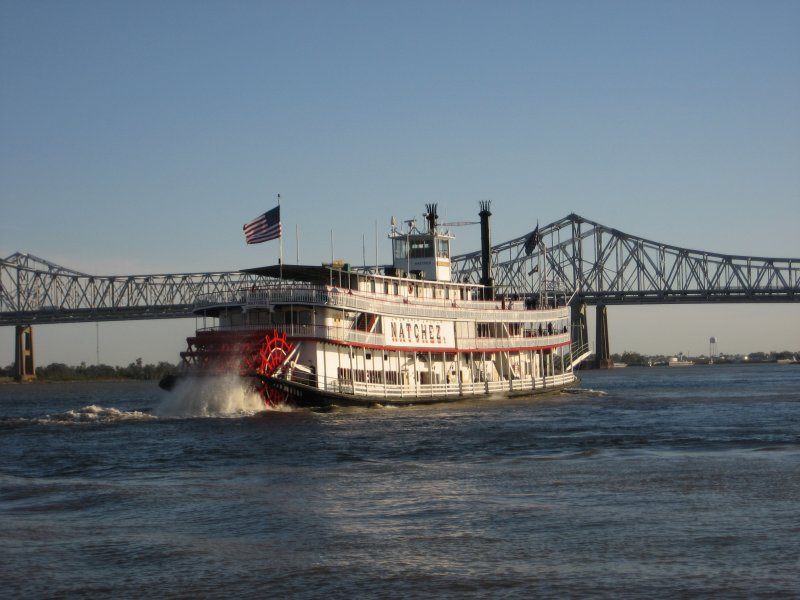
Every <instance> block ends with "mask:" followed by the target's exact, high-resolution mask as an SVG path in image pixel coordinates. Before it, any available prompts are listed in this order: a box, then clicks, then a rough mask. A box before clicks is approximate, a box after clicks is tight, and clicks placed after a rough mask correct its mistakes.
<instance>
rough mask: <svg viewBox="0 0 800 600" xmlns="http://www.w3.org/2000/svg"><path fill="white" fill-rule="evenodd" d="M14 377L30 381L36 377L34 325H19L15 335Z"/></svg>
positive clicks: (18, 379)
mask: <svg viewBox="0 0 800 600" xmlns="http://www.w3.org/2000/svg"><path fill="white" fill-rule="evenodd" d="M14 339H15V350H16V351H15V353H14V379H15V380H17V381H29V380H31V379H33V378H34V377H36V370H35V369H36V366H35V364H34V362H33V327H31V326H30V325H17V326H16V335H15V338H14Z"/></svg>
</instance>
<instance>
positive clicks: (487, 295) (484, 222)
mask: <svg viewBox="0 0 800 600" xmlns="http://www.w3.org/2000/svg"><path fill="white" fill-rule="evenodd" d="M491 205H492V201H491V200H481V212H480V213H478V215H479V216H480V218H481V266H482V267H483V275H482V277H481V285H484V286H486V288H487V289H485V290H484V292H483V299H484V300H494V280H493V279H492V234H491V230H490V228H489V217H491V216H492V212H491V211H490V210H489V207H490V206H491Z"/></svg>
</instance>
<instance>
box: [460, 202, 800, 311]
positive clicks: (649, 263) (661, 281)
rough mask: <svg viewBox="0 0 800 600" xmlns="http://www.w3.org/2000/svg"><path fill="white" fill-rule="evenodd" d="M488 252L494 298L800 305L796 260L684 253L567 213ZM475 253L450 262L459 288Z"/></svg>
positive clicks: (471, 276)
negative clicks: (557, 295)
mask: <svg viewBox="0 0 800 600" xmlns="http://www.w3.org/2000/svg"><path fill="white" fill-rule="evenodd" d="M530 235H531V234H526V235H524V236H521V237H518V238H515V239H513V240H509V241H507V242H505V243H503V244H499V245H497V246H494V247H493V248H492V264H493V276H494V280H495V287H496V289H497V291H498V292H499V293H508V294H530V293H534V294H537V293H540V292H541V291H551V290H560V291H565V292H566V293H569V294H572V293H573V292H575V293H576V297H577V298H578V299H579V300H580V301H583V302H585V303H587V304H606V305H608V304H670V303H705V302H797V301H800V259H798V258H766V257H751V256H740V255H728V254H720V253H713V252H707V251H701V250H690V249H687V248H680V247H678V246H672V245H668V244H663V243H659V242H654V241H651V240H647V239H645V238H640V237H636V236H633V235H629V234H626V233H623V232H621V231H618V230H616V229H612V228H609V227H606V226H605V225H601V224H600V223H596V222H594V221H590V220H588V219H585V218H583V217H581V216H579V215H576V214H570V215H568V216H567V217H565V218H564V219H561V220H560V221H556V222H554V223H551V224H549V225H546V226H544V227H541V228H540V229H539V236H540V243H539V244H538V245H536V247H535V248H533V249H532V251H531V252H530V254H528V252H527V251H526V248H525V246H526V242H527V241H528V239H529V236H530ZM480 260H481V257H480V252H472V253H469V254H463V255H460V256H456V257H453V260H452V264H453V271H454V273H455V274H456V276H457V277H458V279H459V280H460V281H464V280H467V281H474V282H477V281H478V279H479V277H480Z"/></svg>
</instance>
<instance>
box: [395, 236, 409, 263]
mask: <svg viewBox="0 0 800 600" xmlns="http://www.w3.org/2000/svg"><path fill="white" fill-rule="evenodd" d="M393 242H394V257H395V259H398V258H402V259H405V258H406V257H407V256H408V240H407V239H406V238H394V240H393Z"/></svg>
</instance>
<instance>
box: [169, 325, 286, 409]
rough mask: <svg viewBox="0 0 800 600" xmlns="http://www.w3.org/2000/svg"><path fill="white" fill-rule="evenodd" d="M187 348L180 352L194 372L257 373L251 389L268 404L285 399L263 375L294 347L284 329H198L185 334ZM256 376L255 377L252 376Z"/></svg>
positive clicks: (278, 365)
mask: <svg viewBox="0 0 800 600" xmlns="http://www.w3.org/2000/svg"><path fill="white" fill-rule="evenodd" d="M187 341H188V343H189V348H188V349H187V351H186V352H182V353H181V357H182V358H183V360H184V362H185V363H186V364H187V365H188V366H190V367H191V368H192V369H193V370H194V371H195V372H198V373H200V374H209V375H223V374H225V373H231V372H233V373H237V372H238V374H239V375H240V376H241V377H251V378H252V377H253V376H254V375H256V376H260V377H258V380H257V382H256V383H255V384H254V389H255V390H256V392H258V394H259V395H260V396H261V397H262V398H263V400H264V403H265V404H266V405H267V406H275V405H277V404H281V403H283V402H285V400H286V394H285V393H283V392H282V391H280V390H276V389H274V388H270V387H269V385H268V384H267V382H266V381H264V379H263V377H272V376H273V375H275V373H277V371H278V370H279V369H280V368H281V366H282V365H283V364H284V362H285V361H286V358H287V357H288V356H289V355H290V354H291V353H292V351H293V350H294V344H292V343H291V342H290V341H289V340H288V339H287V338H286V334H285V333H283V332H278V331H275V330H269V331H267V332H259V333H256V334H254V333H243V332H220V331H214V332H210V331H209V332H201V333H199V334H198V335H196V336H194V337H191V338H188V340H187ZM254 379H255V378H254Z"/></svg>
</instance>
